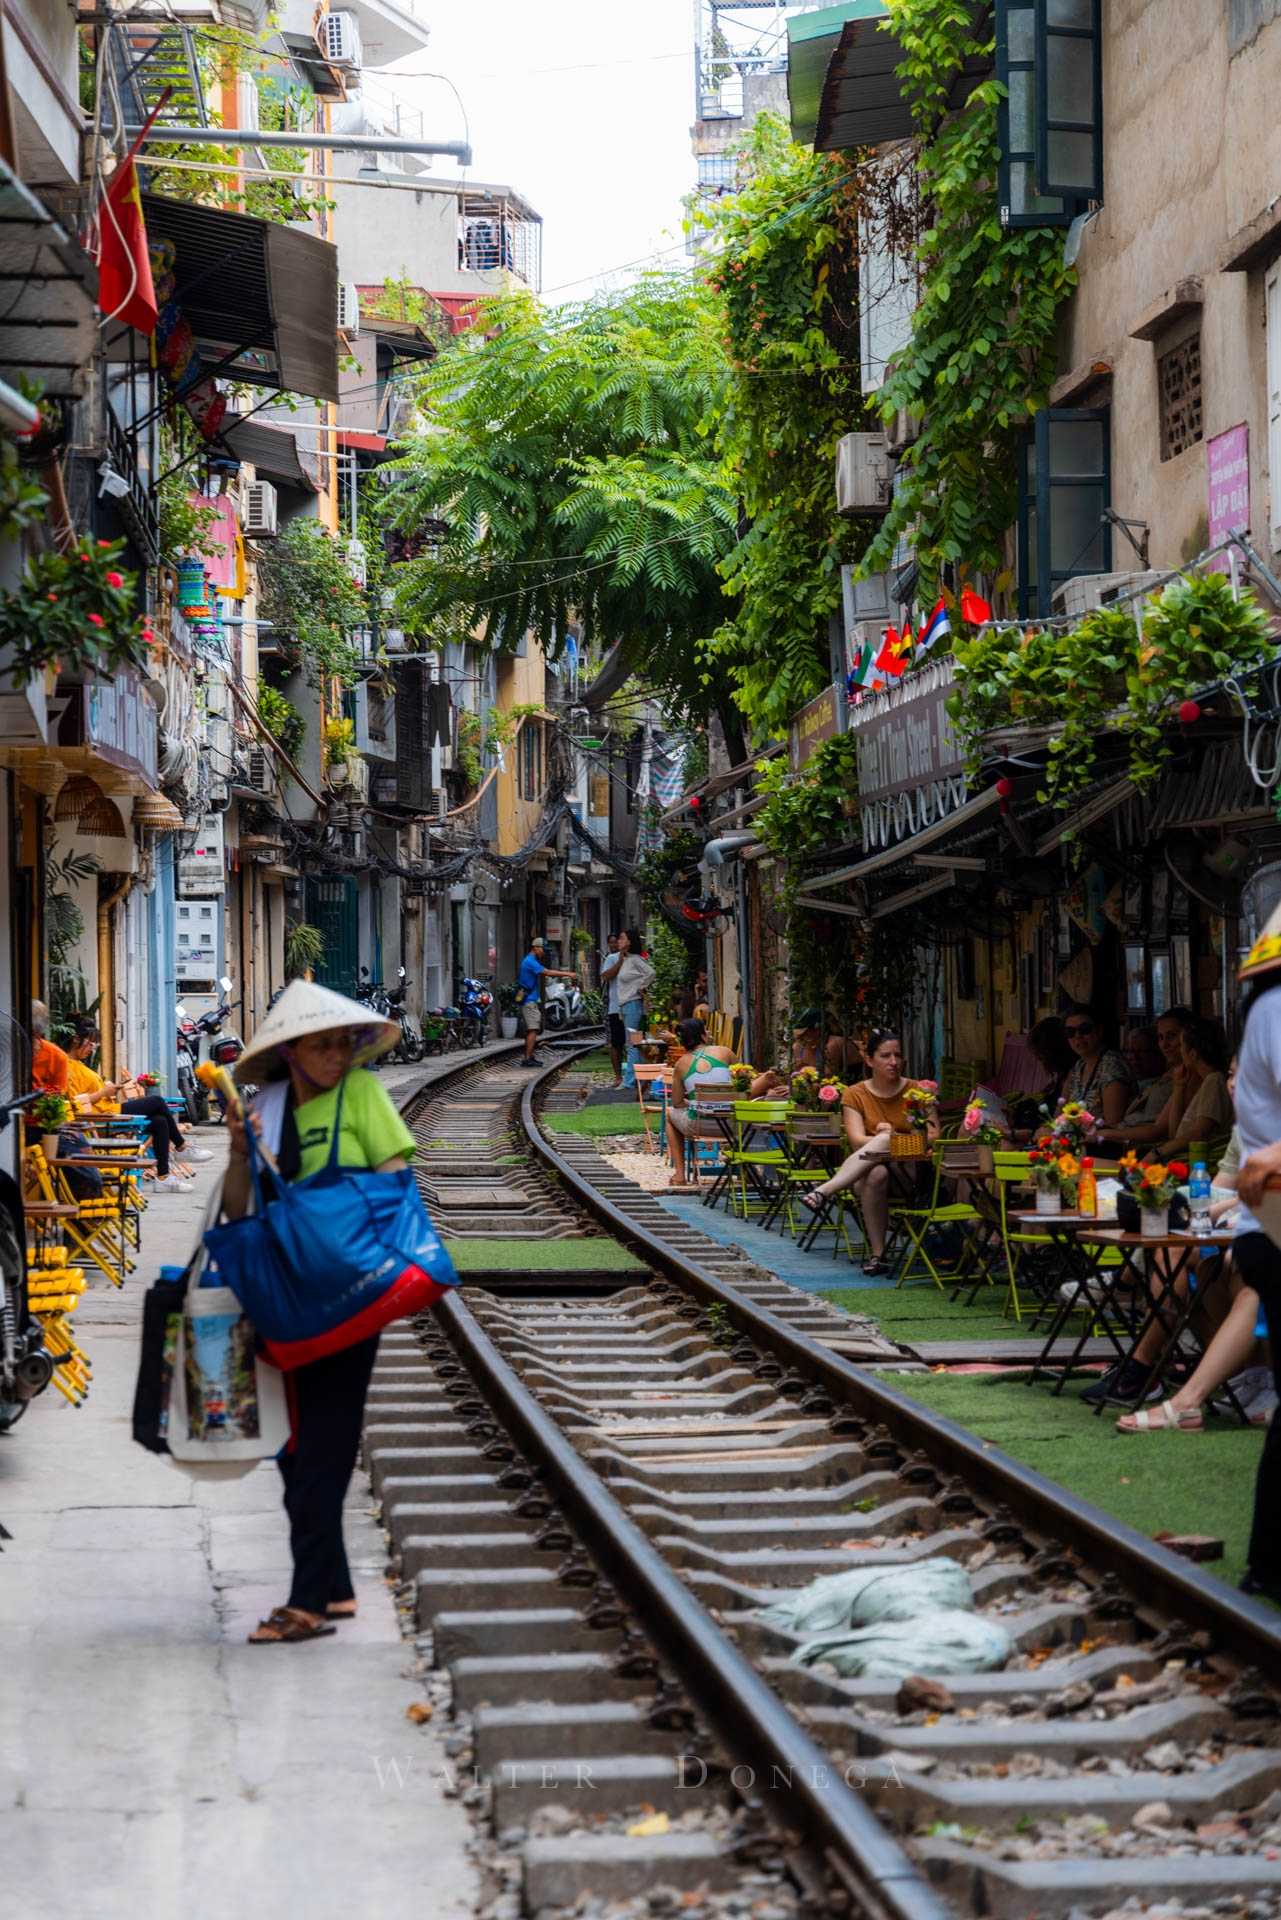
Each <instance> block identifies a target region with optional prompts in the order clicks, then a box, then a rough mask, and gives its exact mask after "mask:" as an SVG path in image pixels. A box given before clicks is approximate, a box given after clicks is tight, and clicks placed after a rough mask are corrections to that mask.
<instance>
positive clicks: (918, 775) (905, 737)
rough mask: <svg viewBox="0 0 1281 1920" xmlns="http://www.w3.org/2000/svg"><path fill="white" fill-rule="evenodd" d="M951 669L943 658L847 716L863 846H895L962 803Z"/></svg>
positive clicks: (963, 789)
mask: <svg viewBox="0 0 1281 1920" xmlns="http://www.w3.org/2000/svg"><path fill="white" fill-rule="evenodd" d="M952 676H953V664H952V661H951V660H950V659H948V660H940V661H939V662H938V663H937V664H936V665H930V666H927V667H925V668H924V669H922V671H920V672H919V673H915V674H913V675H912V677H911V678H910V679H908V680H903V681H900V682H899V683H898V684H897V685H896V686H893V687H891V688H889V690H888V691H887V692H885V693H881V694H876V695H874V696H873V697H872V698H871V699H870V700H865V701H864V702H863V703H862V704H861V705H860V706H859V707H857V708H856V709H855V711H854V712H853V713H852V714H851V715H850V731H851V733H853V734H854V735H855V736H856V738H857V740H858V797H859V818H860V823H861V826H862V833H863V845H864V848H865V849H868V850H871V849H872V848H874V847H889V846H894V845H895V844H897V842H898V841H900V840H905V839H908V838H909V837H910V836H911V835H912V834H914V833H919V832H920V831H921V829H922V828H923V827H929V826H933V825H934V824H935V822H936V821H939V820H942V819H944V818H945V817H946V816H947V815H948V814H949V813H955V811H956V809H957V808H958V807H962V806H964V805H965V802H966V800H967V799H968V797H969V795H968V791H967V788H966V782H965V761H964V756H963V754H962V751H961V744H960V741H959V739H958V737H957V734H956V731H955V729H954V727H953V725H952V721H951V718H950V716H949V714H948V711H947V701H948V696H949V694H950V693H951V691H952Z"/></svg>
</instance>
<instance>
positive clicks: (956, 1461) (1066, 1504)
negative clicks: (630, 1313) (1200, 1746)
mask: <svg viewBox="0 0 1281 1920" xmlns="http://www.w3.org/2000/svg"><path fill="white" fill-rule="evenodd" d="M561 1064H562V1063H561V1062H559V1061H558V1062H553V1063H552V1064H551V1065H550V1066H548V1067H547V1068H546V1069H545V1070H544V1071H543V1072H542V1073H541V1074H538V1075H536V1076H531V1078H530V1082H529V1085H528V1086H526V1087H525V1088H524V1090H523V1093H522V1098H521V1121H522V1124H523V1126H524V1130H525V1137H526V1141H527V1143H528V1144H529V1146H530V1147H531V1148H532V1150H533V1152H534V1153H535V1154H536V1155H537V1157H538V1158H539V1159H540V1160H541V1161H542V1163H543V1164H544V1166H546V1167H548V1168H550V1169H551V1170H552V1171H553V1172H554V1173H555V1174H557V1175H558V1177H559V1178H560V1179H561V1180H562V1181H563V1182H564V1184H565V1185H566V1186H567V1187H568V1188H569V1189H570V1191H571V1193H572V1194H573V1195H574V1197H575V1199H576V1200H578V1202H579V1203H580V1204H581V1205H582V1206H583V1207H585V1208H586V1209H587V1210H588V1211H589V1212H591V1213H592V1214H594V1215H595V1217H596V1218H597V1219H598V1220H599V1221H600V1222H601V1223H602V1224H603V1225H604V1226H606V1227H608V1229H609V1231H610V1232H611V1233H612V1234H614V1235H615V1236H616V1237H617V1238H618V1239H620V1240H624V1241H626V1242H627V1243H628V1244H629V1245H630V1246H631V1247H633V1248H634V1249H635V1250H636V1251H637V1252H639V1253H643V1254H644V1255H645V1257H646V1259H647V1260H648V1261H649V1262H650V1263H651V1264H652V1265H653V1266H654V1267H656V1268H658V1269H659V1270H660V1271H662V1272H665V1273H667V1274H669V1275H670V1276H671V1277H673V1278H674V1279H675V1280H677V1281H678V1282H679V1283H680V1284H681V1285H682V1286H683V1287H684V1288H686V1289H687V1290H688V1291H689V1292H691V1293H693V1294H694V1295H696V1296H697V1297H698V1298H699V1299H701V1300H702V1301H704V1302H706V1303H708V1304H713V1303H714V1304H716V1305H717V1306H720V1307H723V1308H724V1309H725V1310H726V1312H727V1313H728V1314H729V1315H730V1317H731V1318H732V1319H733V1320H734V1322H735V1324H736V1325H737V1326H738V1327H739V1328H740V1330H741V1331H742V1332H743V1333H745V1334H747V1335H748V1336H749V1337H750V1338H752V1339H753V1340H755V1341H756V1342H757V1343H758V1344H759V1345H761V1346H763V1347H766V1348H768V1349H769V1351H770V1352H772V1353H773V1354H774V1355H775V1356H776V1357H777V1358H779V1359H781V1360H786V1361H788V1362H789V1363H790V1364H791V1365H793V1366H796V1367H800V1368H802V1369H803V1370H804V1371H805V1372H806V1373H807V1374H809V1375H810V1376H812V1377H816V1378H817V1379H819V1380H821V1381H822V1382H823V1384H824V1385H825V1386H826V1387H827V1388H828V1389H829V1391H830V1392H832V1393H834V1394H835V1395H836V1396H837V1397H838V1398H839V1399H840V1400H842V1401H844V1402H852V1403H853V1404H854V1406H855V1407H856V1409H857V1410H858V1411H859V1412H861V1413H862V1414H864V1415H865V1416H866V1417H867V1418H868V1419H870V1420H876V1421H879V1422H880V1423H881V1424H883V1425H884V1426H885V1427H886V1428H887V1429H888V1430H889V1432H890V1433H891V1435H892V1436H893V1437H894V1439H895V1440H897V1441H898V1442H899V1443H900V1444H901V1445H903V1446H904V1447H906V1448H911V1449H922V1450H924V1451H925V1452H926V1453H927V1454H928V1455H929V1457H930V1459H931V1461H932V1462H933V1464H934V1465H935V1466H937V1467H939V1468H941V1469H945V1470H947V1471H949V1472H951V1473H954V1474H956V1475H958V1476H959V1477H960V1478H961V1479H963V1480H964V1482H965V1484H966V1486H967V1488H968V1489H969V1490H970V1491H971V1492H973V1493H976V1494H979V1495H981V1496H983V1497H984V1498H985V1499H987V1500H989V1501H991V1502H992V1503H993V1504H994V1505H1001V1506H1005V1507H1008V1508H1009V1510H1010V1511H1011V1512H1012V1513H1013V1514H1015V1515H1016V1516H1018V1517H1019V1518H1020V1519H1022V1520H1023V1521H1024V1522H1025V1523H1026V1524H1027V1525H1028V1526H1030V1527H1032V1528H1033V1529H1035V1530H1036V1531H1038V1532H1040V1533H1043V1534H1045V1535H1046V1536H1048V1537H1049V1538H1050V1539H1051V1540H1053V1541H1054V1542H1055V1543H1056V1544H1058V1545H1060V1546H1070V1547H1072V1548H1074V1549H1075V1550H1076V1551H1077V1552H1079V1553H1080V1554H1081V1555H1082V1556H1083V1558H1084V1559H1085V1561H1086V1562H1087V1564H1088V1566H1089V1567H1090V1569H1091V1570H1092V1571H1098V1572H1109V1573H1114V1574H1116V1575H1117V1576H1118V1577H1119V1578H1121V1579H1122V1580H1124V1581H1125V1582H1126V1584H1127V1585H1128V1586H1129V1587H1130V1588H1131V1589H1132V1591H1133V1592H1134V1594H1135V1595H1136V1597H1137V1598H1138V1600H1139V1602H1140V1604H1141V1605H1143V1606H1145V1607H1149V1608H1156V1609H1159V1610H1160V1611H1161V1612H1163V1613H1165V1614H1166V1615H1167V1616H1168V1617H1169V1619H1170V1620H1180V1621H1182V1622H1184V1623H1185V1624H1195V1625H1201V1626H1208V1627H1210V1628H1211V1629H1212V1631H1213V1632H1214V1634H1215V1637H1216V1642H1217V1644H1218V1645H1219V1646H1220V1647H1221V1648H1223V1649H1225V1650H1227V1651H1228V1652H1230V1653H1231V1654H1233V1655H1234V1656H1235V1657H1237V1658H1239V1659H1242V1660H1245V1661H1248V1662H1249V1663H1250V1664H1252V1665H1255V1666H1258V1667H1260V1668H1261V1669H1262V1670H1263V1671H1264V1672H1265V1673H1273V1674H1275V1673H1278V1672H1281V1617H1278V1615H1277V1614H1276V1613H1275V1612H1274V1611H1273V1610H1272V1609H1271V1608H1269V1607H1266V1606H1265V1605H1264V1604H1263V1602H1262V1601H1257V1600H1251V1599H1249V1598H1247V1597H1246V1596H1245V1595H1244V1594H1238V1593H1235V1592H1234V1591H1233V1590H1232V1589H1231V1588H1230V1587H1226V1586H1224V1585H1223V1583H1222V1582H1221V1581H1218V1580H1215V1579H1214V1578H1213V1576H1212V1575H1210V1574H1207V1573H1203V1572H1202V1571H1201V1569H1200V1567H1198V1566H1195V1565H1193V1564H1192V1563H1191V1562H1189V1561H1186V1560H1182V1559H1180V1557H1179V1556H1178V1555H1177V1554H1174V1553H1171V1552H1170V1551H1169V1550H1168V1548H1165V1547H1161V1546H1158V1545H1157V1544H1156V1542H1155V1541H1152V1540H1148V1539H1146V1538H1145V1537H1144V1535H1143V1534H1141V1533H1138V1532H1136V1531H1135V1529H1134V1528H1133V1527H1129V1526H1127V1525H1126V1524H1125V1522H1124V1521H1122V1520H1118V1519H1117V1518H1116V1517H1115V1516H1114V1515H1112V1514H1109V1513H1104V1512H1103V1511H1102V1509H1101V1508H1099V1507H1096V1506H1094V1505H1092V1504H1091V1503H1090V1502H1089V1501H1088V1500H1081V1499H1078V1498H1077V1496H1076V1495H1075V1494H1073V1493H1070V1492H1068V1490H1067V1489H1066V1488H1064V1487H1060V1486H1057V1485H1056V1484H1055V1483H1054V1482H1053V1481H1052V1480H1047V1479H1046V1478H1045V1477H1044V1476H1043V1475H1042V1474H1039V1473H1037V1472H1036V1470H1035V1468H1033V1467H1028V1466H1025V1465H1023V1463H1022V1462H1021V1461H1018V1460H1015V1459H1014V1458H1013V1457H1012V1456H1011V1455H1010V1454H1008V1453H1004V1452H1002V1450H1001V1449H1000V1448H999V1447H996V1446H995V1445H993V1444H992V1443H991V1442H990V1441H986V1440H980V1439H979V1438H978V1437H977V1436H976V1435H975V1434H972V1433H970V1432H968V1431H967V1430H966V1429H965V1428H964V1427H961V1426H958V1425H957V1423H956V1422H955V1421H953V1420H948V1419H946V1418H945V1417H944V1416H943V1415H941V1414H937V1413H931V1412H928V1411H927V1410H926V1409H924V1408H923V1407H921V1406H920V1405H919V1404H918V1403H917V1402H916V1401H914V1400H911V1399H909V1398H908V1396H907V1395H906V1394H904V1393H900V1392H899V1391H898V1390H897V1389H896V1388H894V1387H891V1386H889V1385H887V1383H886V1382H885V1381H883V1380H874V1379H872V1378H871V1377H870V1375H869V1374H868V1373H867V1371H866V1370H865V1369H863V1368H861V1367H857V1366H855V1365H854V1364H853V1362H851V1361H849V1360H846V1359H844V1358H843V1357H842V1356H841V1355H840V1354H838V1353H834V1352H833V1351H832V1350H831V1349H830V1348H828V1347H824V1346H821V1345H820V1344H819V1343H818V1341H816V1340H812V1339H811V1338H810V1337H809V1335H808V1334H805V1333H801V1332H798V1331H797V1330H796V1329H795V1328H793V1327H789V1326H788V1325H787V1324H786V1323H785V1322H784V1321H782V1320H780V1319H779V1318H778V1317H777V1316H776V1315H775V1314H772V1313H770V1312H769V1310H768V1309H767V1308H764V1307H760V1306H757V1305H756V1303H755V1302H754V1301H751V1300H749V1299H747V1298H746V1296H745V1295H743V1294H741V1293H739V1292H738V1291H737V1289H736V1288H734V1287H732V1286H730V1285H729V1284H728V1283H727V1282H726V1281H724V1280H722V1279H720V1278H719V1277H718V1276H717V1275H716V1274H714V1273H712V1272H711V1271H710V1270H709V1269H708V1268H706V1267H703V1266H701V1265H700V1264H699V1263H698V1262H697V1261H696V1260H691V1259H690V1258H689V1257H688V1256H687V1255H685V1254H682V1253H679V1252H677V1251H676V1249H675V1248H673V1247H670V1246H668V1245H667V1243H666V1242H665V1241H663V1240H660V1239H659V1238H658V1236H657V1235H656V1234H653V1233H651V1232H650V1231H649V1230H648V1228H646V1227H643V1226H641V1225H640V1224H639V1222H637V1221H635V1220H631V1219H629V1218H628V1216H627V1215H626V1214H625V1213H624V1212H623V1211H622V1210H621V1208H619V1207H617V1206H615V1205H614V1203H613V1201H612V1200H610V1199H608V1198H607V1196H606V1195H605V1194H603V1193H600V1192H599V1191H598V1190H597V1189H596V1188H595V1187H593V1186H592V1185H591V1183H590V1182H589V1181H587V1180H584V1179H583V1177H582V1175H581V1174H580V1173H579V1172H578V1171H577V1169H576V1168H575V1167H573V1166H571V1165H570V1163H569V1161H567V1160H566V1159H565V1158H564V1156H563V1155H562V1154H560V1153H558V1152H557V1150H556V1148H555V1147H553V1146H552V1145H551V1143H550V1141H548V1140H547V1139H546V1138H545V1137H544V1135H543V1133H542V1131H541V1129H540V1128H539V1125H538V1122H537V1119H536V1117H535V1114H534V1096H535V1094H536V1092H537V1091H538V1089H539V1088H540V1087H541V1086H542V1084H543V1082H544V1081H546V1080H548V1079H549V1078H550V1077H551V1075H552V1074H553V1073H554V1072H555V1071H556V1070H557V1068H558V1067H559V1066H560V1065H561Z"/></svg>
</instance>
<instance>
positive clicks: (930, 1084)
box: [916, 1080, 939, 1093]
mask: <svg viewBox="0 0 1281 1920" xmlns="http://www.w3.org/2000/svg"><path fill="white" fill-rule="evenodd" d="M916 1084H917V1086H918V1087H920V1088H921V1089H922V1091H923V1092H925V1093H937V1092H938V1090H939V1083H938V1081H937V1080H918V1081H917V1083H916Z"/></svg>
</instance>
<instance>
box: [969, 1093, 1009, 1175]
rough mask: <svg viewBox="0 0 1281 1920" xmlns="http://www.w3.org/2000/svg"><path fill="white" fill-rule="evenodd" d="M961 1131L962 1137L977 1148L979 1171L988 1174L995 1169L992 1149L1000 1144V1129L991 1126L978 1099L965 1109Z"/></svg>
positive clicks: (985, 1111)
mask: <svg viewBox="0 0 1281 1920" xmlns="http://www.w3.org/2000/svg"><path fill="white" fill-rule="evenodd" d="M961 1133H962V1136H963V1137H964V1139H966V1140H967V1141H969V1143H970V1145H971V1146H973V1147H974V1148H975V1149H976V1150H977V1154H978V1166H979V1172H980V1173H984V1174H990V1173H992V1172H993V1171H994V1170H995V1166H996V1162H995V1160H994V1159H993V1149H994V1148H995V1147H999V1146H1000V1144H1001V1129H1000V1128H999V1127H997V1126H993V1124H992V1122H991V1120H989V1119H988V1117H987V1110H986V1108H985V1107H984V1106H983V1105H982V1103H981V1102H980V1101H977V1100H975V1101H972V1102H971V1103H970V1105H969V1106H968V1107H967V1108H966V1109H965V1117H964V1118H963V1119H962V1121H961Z"/></svg>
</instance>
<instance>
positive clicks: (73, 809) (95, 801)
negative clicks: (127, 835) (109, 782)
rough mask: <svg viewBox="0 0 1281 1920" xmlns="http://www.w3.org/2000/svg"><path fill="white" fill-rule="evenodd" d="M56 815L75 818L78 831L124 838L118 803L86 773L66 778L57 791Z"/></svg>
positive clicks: (114, 838)
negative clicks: (108, 796)
mask: <svg viewBox="0 0 1281 1920" xmlns="http://www.w3.org/2000/svg"><path fill="white" fill-rule="evenodd" d="M53 817H54V819H55V820H62V821H74V822H75V828H76V832H77V833H87V834H94V835H97V836H99V837H100V838H103V839H107V840H121V839H123V838H124V831H125V823H124V820H123V818H122V816H121V813H120V809H119V807H117V806H115V805H114V804H113V803H112V801H110V800H108V798H107V796H106V794H105V793H103V791H102V789H101V788H100V787H99V786H98V785H97V784H96V783H95V782H94V781H92V780H91V779H90V778H89V776H88V775H87V774H73V775H72V777H71V779H70V780H68V781H67V782H66V784H65V786H64V787H63V788H62V791H61V792H60V793H59V795H58V799H57V803H56V804H55V806H54V809H53Z"/></svg>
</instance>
